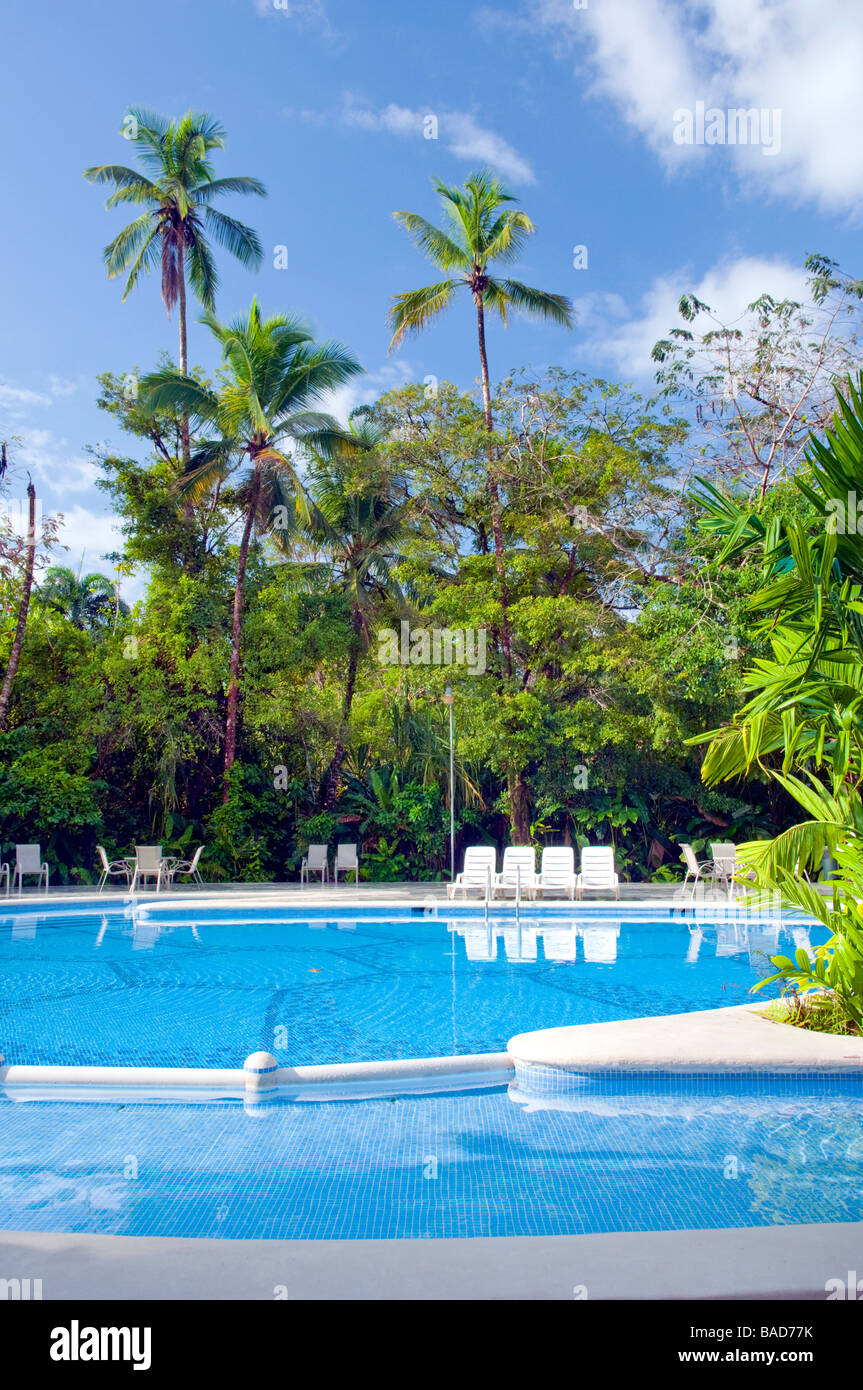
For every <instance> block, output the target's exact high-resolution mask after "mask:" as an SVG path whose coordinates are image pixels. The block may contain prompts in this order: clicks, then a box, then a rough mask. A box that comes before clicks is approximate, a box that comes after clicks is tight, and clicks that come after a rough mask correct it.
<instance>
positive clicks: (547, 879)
mask: <svg viewBox="0 0 863 1390" xmlns="http://www.w3.org/2000/svg"><path fill="white" fill-rule="evenodd" d="M534 892H535V894H539V893H542V895H543V897H544V896H545V894H546V893H566V895H567V896H568V897H570V898H574V897H575V855H574V854H573V852H572V850H571V849H570V848H569V847H568V846H566V845H561V846H559V847H557V848H547V849H544V850H543V851H542V863H541V866H540V871H539V876H538V878H537V880H536V884H535V889H534Z"/></svg>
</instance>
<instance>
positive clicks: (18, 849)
mask: <svg viewBox="0 0 863 1390" xmlns="http://www.w3.org/2000/svg"><path fill="white" fill-rule="evenodd" d="M25 874H35V875H36V877H37V878H38V879H39V882H40V883H41V882H42V879H43V878H44V880H45V892H46V893H47V892H48V865H47V864H46V863H43V861H42V850H41V848H40V846H39V845H16V846H15V872H14V873H13V875H12V887H13V888H14V887H15V880H16V878H17V880H18V892H19V893H20V892H21V887H22V884H23V882H24V875H25Z"/></svg>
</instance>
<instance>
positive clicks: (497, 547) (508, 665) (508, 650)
mask: <svg viewBox="0 0 863 1390" xmlns="http://www.w3.org/2000/svg"><path fill="white" fill-rule="evenodd" d="M474 301H475V303H476V328H477V338H478V340H479V361H480V368H481V371H482V402H483V414H484V416H485V427H486V429H487V431H488V433H489V434H491V433H492V432H493V430H494V423H493V421H492V418H491V385H490V382H489V375H488V357H487V355H486V350H485V311H484V309H483V303H482V293H481V292H477V293H476V294H475V295H474ZM488 492H489V497H490V498H491V529H492V536H493V538H494V563H495V569H496V570H497V577H498V582H499V584H500V607H501V628H500V644H501V647H502V649H503V666H504V671H505V673H506V675H507V676H511V675H512V643H511V641H510V631H509V614H508V612H507V609H508V607H509V591H508V589H507V583H506V556H505V553H504V544H503V526H502V525H501V518H500V488H499V485H498V476H497V466H496V463H495V459H494V452H493V449H492V446H491V444H489V450H488Z"/></svg>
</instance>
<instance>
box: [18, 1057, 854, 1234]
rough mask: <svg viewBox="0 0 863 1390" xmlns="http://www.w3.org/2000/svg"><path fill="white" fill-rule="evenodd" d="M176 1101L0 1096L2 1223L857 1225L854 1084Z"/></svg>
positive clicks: (498, 1228) (353, 1230)
mask: <svg viewBox="0 0 863 1390" xmlns="http://www.w3.org/2000/svg"><path fill="white" fill-rule="evenodd" d="M592 1080H593V1082H594V1083H595V1085H594V1089H593V1090H592V1091H591V1093H590V1094H588V1095H582V1096H580V1097H573V1096H570V1097H569V1098H568V1099H567V1101H566V1104H565V1108H555V1105H560V1104H561V1102H560V1101H556V1102H546V1103H543V1102H542V1101H538V1100H537V1099H536V1097H533V1098H526V1097H524V1096H519V1095H518V1093H517V1092H516V1091H515V1089H514V1088H510V1089H509V1090H507V1089H494V1090H488V1091H482V1092H471V1093H466V1092H463V1093H460V1094H449V1095H445V1094H441V1095H432V1096H421V1097H407V1096H402V1097H400V1098H399V1099H398V1100H386V1099H374V1100H365V1101H355V1102H327V1103H296V1102H287V1101H279V1102H275V1103H273V1104H271V1105H268V1106H265V1107H263V1108H262V1109H261V1110H260V1111H258V1112H257V1113H255V1114H248V1113H246V1112H245V1110H244V1108H243V1104H242V1102H239V1101H222V1102H218V1103H210V1104H199V1105H188V1104H168V1103H163V1102H157V1103H150V1104H147V1103H141V1102H138V1101H135V1102H129V1103H126V1104H117V1103H114V1102H105V1103H103V1104H90V1103H74V1104H70V1103H65V1102H29V1103H20V1104H16V1103H14V1102H12V1101H9V1100H0V1133H2V1135H3V1141H2V1150H0V1204H2V1210H3V1225H4V1227H6V1228H7V1229H11V1230H29V1231H69V1232H97V1233H115V1234H119V1235H131V1236H143V1235H157V1236H198V1237H200V1236H214V1237H224V1238H235V1239H252V1238H262V1239H276V1238H279V1239H311V1240H326V1239H368V1238H377V1239H380V1238H406V1237H420V1238H444V1237H454V1236H465V1237H480V1236H535V1235H576V1234H584V1233H591V1232H611V1231H655V1230H695V1229H704V1228H711V1227H713V1228H715V1227H739V1226H766V1225H775V1224H785V1223H790V1224H798V1223H799V1222H800V1221H806V1222H836V1221H859V1220H861V1219H863V1164H861V1160H863V1125H861V1121H863V1082H861V1078H860V1077H859V1075H858V1076H857V1077H841V1078H839V1077H835V1076H821V1075H814V1076H809V1075H804V1076H803V1077H801V1078H800V1079H798V1080H797V1081H794V1080H792V1079H790V1078H787V1077H769V1076H763V1077H760V1078H758V1080H757V1084H754V1085H753V1086H752V1087H750V1089H749V1091H747V1090H746V1088H745V1086H744V1087H743V1089H742V1090H741V1085H742V1081H741V1078H740V1077H738V1076H727V1077H724V1078H723V1077H717V1076H710V1077H707V1076H704V1077H699V1078H696V1079H692V1078H690V1079H688V1080H687V1079H681V1078H680V1077H678V1076H675V1077H667V1076H663V1075H661V1074H653V1075H651V1076H650V1077H647V1078H645V1077H642V1078H641V1081H640V1086H635V1085H634V1084H633V1083H632V1079H631V1078H629V1079H628V1080H627V1083H626V1085H625V1086H623V1087H621V1086H620V1085H619V1084H618V1083H619V1080H620V1078H619V1077H616V1076H612V1075H611V1074H609V1075H606V1076H604V1077H601V1078H593V1079H592Z"/></svg>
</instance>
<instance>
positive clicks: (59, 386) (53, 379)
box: [0, 376, 81, 421]
mask: <svg viewBox="0 0 863 1390" xmlns="http://www.w3.org/2000/svg"><path fill="white" fill-rule="evenodd" d="M80 386H81V383H80V381H69V380H67V379H66V378H65V377H59V376H49V377H48V385H47V388H46V389H45V390H42V391H34V390H32V389H31V388H30V387H27V386H13V385H12V384H11V382H8V381H0V410H2V411H4V412H5V414H6V415H7V416H8V418H9V419H10V420H13V421H16V420H22V419H26V418H27V417H28V415H30V414H31V413H32V411H33V410H34V409H37V408H38V409H39V410H46V409H48V408H49V407H50V406H51V405H52V404H53V403H54V401H55V400H57V399H58V398H60V397H64V396H72V395H74V394H75V392H76V391H78V390H79V389H80Z"/></svg>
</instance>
